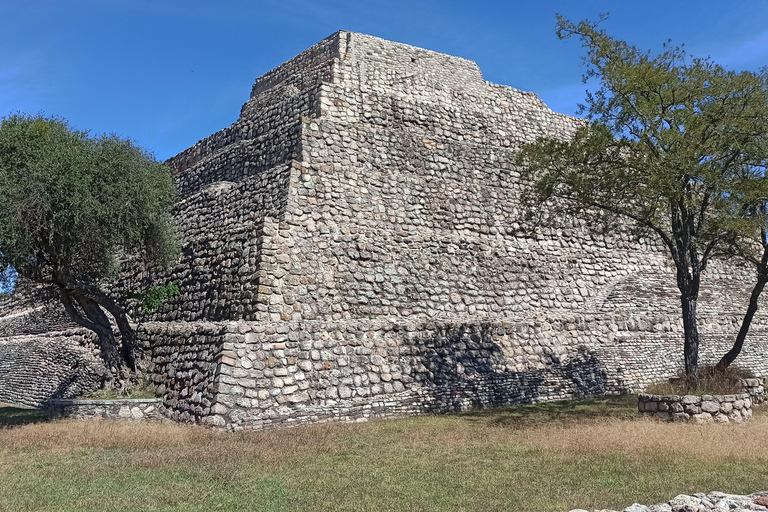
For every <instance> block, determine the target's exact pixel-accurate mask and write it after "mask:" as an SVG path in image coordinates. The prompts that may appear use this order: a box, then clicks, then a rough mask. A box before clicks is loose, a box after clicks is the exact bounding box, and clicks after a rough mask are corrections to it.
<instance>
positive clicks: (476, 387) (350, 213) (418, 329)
mask: <svg viewBox="0 0 768 512" xmlns="http://www.w3.org/2000/svg"><path fill="white" fill-rule="evenodd" d="M580 122H581V121H579V120H576V119H573V118H569V117H567V116H563V115H561V114H557V113H554V112H552V111H550V110H549V109H548V108H547V107H546V106H545V105H544V104H543V103H542V102H541V101H540V100H539V99H538V97H536V96H535V95H533V94H530V93H524V92H521V91H517V90H515V89H512V88H509V87H504V86H498V85H494V84H490V83H487V82H485V81H484V80H483V78H482V75H481V73H480V70H479V69H478V68H477V66H476V65H475V64H474V63H473V62H470V61H467V60H464V59H459V58H456V57H451V56H447V55H442V54H438V53H434V52H430V51H427V50H422V49H419V48H414V47H411V46H407V45H402V44H397V43H392V42H388V41H384V40H381V39H377V38H374V37H370V36H365V35H362V34H353V33H347V32H339V33H337V34H334V35H333V36H331V37H329V38H328V39H326V40H324V41H321V42H320V43H318V44H317V45H315V46H314V47H312V48H310V49H309V50H307V51H306V52H304V53H302V54H300V55H298V56H297V57H295V58H294V59H291V60H290V61H288V62H287V63H285V64H283V65H282V66H280V67H278V68H276V69H275V70H273V71H271V72H269V73H267V74H266V75H264V76H263V77H261V78H259V79H258V80H257V81H256V84H255V85H254V87H253V90H252V94H251V99H250V100H249V101H248V102H247V103H246V104H245V105H244V106H243V109H242V112H241V116H240V118H239V120H238V121H237V122H236V123H235V124H233V125H232V126H230V127H229V128H227V129H225V130H222V131H221V132H219V133H217V134H214V135H212V136H211V137H209V138H207V139H205V140H202V141H200V142H199V143H198V144H196V145H195V146H193V147H192V148H190V149H188V150H186V151H184V152H183V153H181V154H179V155H178V156H176V157H174V158H173V159H171V161H170V164H171V166H172V167H173V168H174V170H175V173H176V176H177V179H178V182H179V190H180V196H181V197H180V201H179V203H178V205H177V206H176V210H175V216H176V219H177V221H178V225H179V228H180V233H181V235H182V241H183V257H182V259H181V260H180V261H179V263H178V264H177V265H175V266H174V267H173V268H171V269H169V270H165V271H157V270H152V269H141V268H139V267H138V266H137V265H136V264H135V262H131V261H128V262H126V265H125V277H124V279H122V280H121V281H120V282H119V283H116V284H115V286H114V287H113V292H114V294H115V295H118V296H119V295H121V294H124V293H125V292H127V291H130V290H136V289H140V288H146V287H147V286H149V285H151V284H155V283H158V282H159V283H166V282H169V281H171V280H178V281H179V284H180V289H181V292H182V295H181V296H180V297H177V298H175V299H173V300H171V301H170V302H169V303H168V304H166V305H165V306H163V307H162V308H161V309H160V310H159V311H158V312H157V313H155V314H153V315H152V316H151V317H150V318H148V319H145V322H144V323H143V324H142V326H141V327H140V328H139V338H140V340H141V341H142V343H143V344H144V346H145V348H146V354H147V360H146V362H145V372H146V373H147V374H148V375H149V376H150V377H151V378H152V379H153V380H154V382H155V383H156V385H157V387H158V390H159V391H161V392H162V393H163V394H164V397H165V407H166V409H167V414H168V415H169V416H171V417H173V418H175V419H178V420H182V421H204V422H207V423H209V424H213V425H216V426H220V427H227V428H235V429H237V428H259V427H262V426H268V425H277V424H282V423H291V422H305V421H325V420H329V419H358V418H363V417H368V416H391V415H402V414H412V413H421V412H425V411H445V410H458V409H464V408H467V407H477V406H487V405H499V404H507V403H520V402H532V401H540V400H551V399H559V398H567V397H571V396H576V395H585V394H594V393H602V392H619V391H626V390H633V389H638V388H642V387H643V386H644V385H646V384H647V383H648V382H651V381H654V380H658V379H661V378H665V377H669V376H672V375H674V374H675V373H676V372H677V371H678V370H679V368H680V367H681V365H682V329H681V325H680V321H679V312H678V307H679V305H678V300H679V299H678V292H677V290H676V289H675V288H674V281H673V280H672V274H671V269H670V265H669V262H668V260H667V258H666V255H665V254H664V253H663V252H661V251H660V250H659V249H658V248H657V247H655V246H654V245H652V244H648V243H646V244H637V243H636V242H634V241H632V240H631V239H630V238H629V237H621V236H617V237H614V238H610V239H606V238H602V237H600V236H597V235H594V234H592V233H590V232H589V231H587V230H586V229H585V227H584V222H582V221H579V220H578V219H563V220H562V222H561V225H560V226H559V227H558V228H553V229H549V230H533V229H531V228H530V226H524V225H520V216H519V213H520V212H519V211H518V205H519V199H520V195H521V194H523V193H524V186H523V184H521V183H520V182H519V176H518V172H517V170H516V169H515V168H514V167H513V166H512V165H511V161H512V156H513V153H514V151H515V150H516V149H517V148H518V147H519V146H520V145H521V144H523V143H525V142H529V141H533V140H535V139H536V138H537V137H540V136H544V135H549V136H557V137H567V136H569V134H571V133H572V132H573V130H574V129H575V128H576V127H577V126H578V124H579V123H580ZM749 281H750V276H749V273H748V272H747V273H745V272H744V271H743V269H736V268H732V267H717V266H715V267H713V268H712V269H711V270H709V271H708V276H707V282H706V284H705V287H704V289H703V291H702V297H701V303H700V307H699V310H700V312H701V316H702V318H701V332H702V337H703V346H702V359H703V360H704V362H711V361H714V360H715V359H716V358H717V357H718V356H719V355H720V354H721V353H722V352H724V350H725V349H727V346H728V345H729V343H730V341H731V340H732V339H733V337H734V336H735V333H736V329H737V327H738V322H739V321H740V316H741V314H742V311H743V308H744V307H745V306H746V300H747V297H748V287H749V284H748V283H749ZM134 313H136V312H134ZM137 316H138V315H137ZM3 321H4V322H6V323H5V324H2V325H11V323H9V322H12V321H11V319H10V317H7V318H6V319H5V320H3ZM11 330H13V329H11ZM766 348H767V347H766V317H765V316H764V315H763V316H760V317H759V318H758V319H757V320H756V323H755V325H754V327H753V331H752V334H751V335H750V339H749V341H748V343H747V347H746V348H745V353H744V354H743V355H742V356H741V359H740V362H741V363H742V364H743V365H745V366H747V367H750V368H752V369H753V370H754V371H755V372H756V373H758V374H762V375H765V374H768V368H766V366H765V365H766V363H765V362H764V361H763V359H762V358H761V357H759V355H760V354H761V353H765V349H766ZM2 350H3V349H2V345H0V354H1V353H2ZM0 358H2V356H1V355H0ZM17 359H18V358H17ZM0 380H1V379H0ZM2 398H3V397H2V382H0V400H2Z"/></svg>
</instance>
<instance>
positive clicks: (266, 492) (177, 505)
mask: <svg viewBox="0 0 768 512" xmlns="http://www.w3.org/2000/svg"><path fill="white" fill-rule="evenodd" d="M766 443H768V418H767V417H766V415H765V414H763V413H761V412H760V411H759V410H758V411H757V412H756V413H755V418H754V420H753V422H752V423H751V424H744V425H733V426H726V427H723V426H718V425H709V426H694V425H681V424H669V423H658V422H654V421H648V420H647V419H643V418H639V417H638V416H637V413H636V397H634V396H632V397H607V398H594V399H586V400H578V401H572V402H556V403H547V404H539V405H531V406H521V407H508V408H502V409H495V410H488V411H479V412H473V413H464V414H456V415H445V416H429V417H419V418H408V419H403V420H388V421H371V422H369V423H365V424H328V425H311V426H304V427H297V428H289V429H282V430H272V431H263V432H243V433H236V434H222V433H215V432H210V431H207V430H204V429H200V428H194V427H187V426H180V425H158V424H140V425H135V424H134V425H131V424H122V423H114V422H109V421H85V422H77V421H72V420H65V421H53V422H50V423H47V424H35V425H27V426H22V427H14V428H7V429H2V430H0V488H2V489H3V490H4V492H3V493H0V511H4V510H9V511H10V510H13V511H33V510H35V511H37V510H43V511H49V510H50V511H54V510H55V511H97V510H99V511H100V510H114V511H121V510H131V511H134V510H140V511H141V510H162V511H177V510H178V511H182V510H183V511H209V510H226V511H234V512H237V511H262V510H263V511H316V510H334V511H361V510H376V511H401V510H403V511H408V510H419V511H446V510H448V511H450V510H461V511H483V512H485V511H494V510H519V511H525V512H538V511H541V512H544V511H546V512H554V511H558V510H562V511H567V510H571V509H573V508H585V509H601V508H612V509H615V510H621V509H622V508H624V507H626V506H628V505H630V504H631V503H633V502H635V501H638V502H641V503H647V504H651V503H658V502H661V501H666V500H669V499H670V498H672V497H673V496H675V495H677V494H680V493H694V492H708V491H713V490H720V491H725V492H733V493H751V492H755V491H758V490H766V489H768V483H767V482H768V456H767V455H766V454H765V453H764V447H765V446H766Z"/></svg>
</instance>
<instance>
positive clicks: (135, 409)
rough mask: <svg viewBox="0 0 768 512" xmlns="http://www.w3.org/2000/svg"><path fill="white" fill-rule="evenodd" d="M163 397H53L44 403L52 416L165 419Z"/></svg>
mask: <svg viewBox="0 0 768 512" xmlns="http://www.w3.org/2000/svg"><path fill="white" fill-rule="evenodd" d="M162 402H163V400H162V399H161V398H137V399H120V400H76V399H52V400H48V401H47V402H46V403H44V404H43V407H44V408H45V410H46V412H47V413H48V417H50V418H73V419H110V420H120V421H137V422H138V421H160V420H165V419H166V418H165V415H164V411H165V408H164V407H163V403H162Z"/></svg>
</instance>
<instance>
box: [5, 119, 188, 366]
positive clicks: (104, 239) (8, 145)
mask: <svg viewBox="0 0 768 512" xmlns="http://www.w3.org/2000/svg"><path fill="white" fill-rule="evenodd" d="M175 196H176V192H175V184H174V181H173V178H172V176H171V173H170V170H169V169H168V167H167V166H165V165H164V164H162V163H159V162H157V161H156V160H155V158H154V157H153V156H152V155H151V154H149V153H148V152H147V151H145V150H144V149H142V148H140V147H138V146H137V145H135V144H134V143H133V142H132V141H130V140H127V139H124V138H120V137H118V136H116V135H102V136H98V137H91V136H90V135H89V133H88V132H85V131H79V130H76V129H74V128H72V127H70V126H69V125H68V124H67V122H66V121H65V120H63V119H58V118H53V117H44V116H42V115H36V116H29V115H23V114H16V115H10V116H8V117H5V118H3V119H2V121H0V267H1V268H0V269H8V268H13V269H15V271H16V272H17V273H18V276H19V278H20V279H22V280H25V281H28V282H33V283H39V284H42V285H45V286H46V287H48V288H49V289H52V290H53V291H54V292H55V293H56V294H57V295H58V297H59V298H60V300H61V303H62V304H63V306H64V308H65V310H66V312H67V314H68V316H69V317H70V318H71V319H72V320H73V321H74V322H76V323H77V324H78V325H80V326H83V327H85V328H87V329H90V330H91V331H93V332H94V333H96V335H97V336H98V340H99V348H100V351H101V356H102V358H103V360H104V362H105V364H106V366H107V368H108V370H109V371H110V373H111V375H112V377H113V378H116V379H120V380H122V379H123V378H124V377H126V376H127V374H128V370H135V360H136V351H137V349H138V348H137V344H136V339H135V333H134V330H133V329H132V327H131V324H130V322H129V318H128V316H127V314H126V312H125V309H124V308H123V307H122V306H121V305H120V304H119V303H118V301H116V300H115V299H113V298H112V297H110V296H109V295H108V294H107V293H105V292H104V290H102V288H100V283H103V282H104V280H105V279H108V278H111V277H114V276H115V275H116V272H117V271H118V268H119V264H118V259H119V257H120V256H121V255H122V254H129V253H131V254H136V255H138V256H139V257H140V258H142V259H143V260H144V261H147V262H154V263H167V262H169V261H170V260H171V259H172V258H173V257H174V256H175V254H177V250H178V249H177V245H178V244H177V240H176V237H175V235H174V230H173V227H172V220H171V217H170V209H171V207H172V205H173V203H174V200H175ZM110 317H111V318H112V319H113V321H114V324H115V325H116V326H117V330H118V331H119V341H118V339H117V338H116V336H115V334H114V333H113V328H112V325H111V322H110Z"/></svg>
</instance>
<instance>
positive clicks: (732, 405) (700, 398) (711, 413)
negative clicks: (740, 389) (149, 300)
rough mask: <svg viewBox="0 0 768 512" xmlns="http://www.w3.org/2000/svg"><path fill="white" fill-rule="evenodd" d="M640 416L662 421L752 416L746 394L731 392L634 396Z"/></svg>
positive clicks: (712, 420)
mask: <svg viewBox="0 0 768 512" xmlns="http://www.w3.org/2000/svg"><path fill="white" fill-rule="evenodd" d="M637 409H638V411H639V412H640V414H641V415H643V416H646V417H651V418H655V419H659V420H665V421H686V422H691V423H699V424H706V423H721V424H727V423H731V422H734V423H741V422H742V421H747V420H749V419H750V418H751V417H752V398H751V397H750V394H749V393H738V394H733V395H669V396H662V395H649V394H647V393H641V394H639V395H638V396H637Z"/></svg>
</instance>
